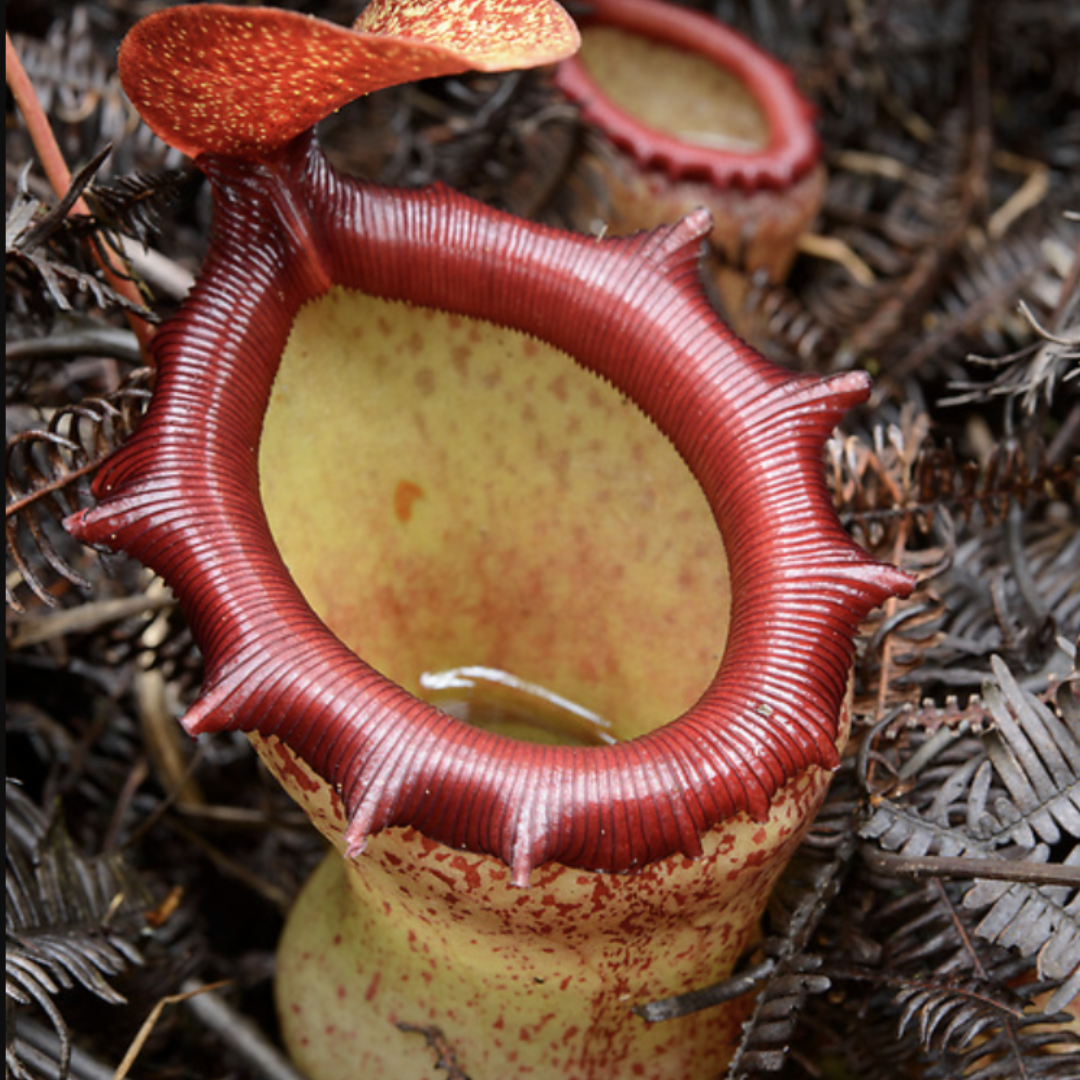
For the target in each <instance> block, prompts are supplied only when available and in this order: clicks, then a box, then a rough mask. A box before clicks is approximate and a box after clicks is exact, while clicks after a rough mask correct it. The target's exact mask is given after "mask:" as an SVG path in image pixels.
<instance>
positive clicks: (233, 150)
mask: <svg viewBox="0 0 1080 1080" xmlns="http://www.w3.org/2000/svg"><path fill="white" fill-rule="evenodd" d="M462 6H463V5H462V4H461V3H460V2H458V0H455V2H453V3H434V2H431V3H415V2H414V3H409V4H393V5H389V4H387V3H378V4H373V5H371V10H370V11H365V13H364V14H363V15H362V16H361V17H360V18H359V19H358V20H357V23H356V26H355V27H354V28H353V29H348V28H347V27H343V26H337V25H335V24H334V23H330V22H326V21H324V20H322V19H315V18H312V17H310V16H307V15H300V14H297V13H296V12H292V11H282V10H279V9H277V8H261V7H255V8H242V7H230V6H228V5H224V4H198V5H190V6H183V7H174V8H166V9H165V10H163V11H158V12H155V13H154V14H153V15H150V16H148V17H147V18H145V19H143V20H142V21H141V22H139V23H137V24H136V25H135V27H134V28H133V29H132V30H131V32H130V33H129V34H128V35H127V37H125V38H124V41H123V43H122V44H121V46H120V56H119V68H120V81H121V83H122V84H123V87H124V90H125V92H126V93H127V95H128V97H129V98H131V101H132V103H133V104H134V106H135V108H136V109H137V110H138V112H139V114H140V115H141V116H142V118H143V119H144V120H145V121H146V123H147V124H148V125H149V126H150V128H151V129H152V130H153V131H154V132H155V133H156V134H157V135H159V136H160V137H161V138H162V139H164V140H165V142H167V143H168V144H169V145H170V146H174V147H176V148H177V149H178V150H181V151H183V152H184V153H185V154H188V155H189V156H191V157H197V156H198V155H199V154H202V153H214V154H221V155H225V156H228V157H239V158H248V159H252V160H256V159H261V158H265V157H267V156H269V155H271V154H273V153H275V152H276V151H278V150H280V149H281V148H282V147H284V146H285V145H287V144H288V143H289V142H291V141H292V140H293V139H294V138H296V137H297V136H298V135H299V134H300V133H301V132H303V131H306V130H307V129H308V128H310V127H312V126H313V125H314V124H316V123H318V121H320V120H322V119H323V118H324V117H326V116H328V115H329V114H330V113H332V112H334V110H335V109H338V108H340V107H341V106H342V105H345V104H347V103H348V102H350V101H352V100H354V99H355V98H358V97H360V96H361V95H363V94H367V93H370V92H371V91H372V90H378V89H381V88H382V87H386V86H396V85H398V84H399V83H404V82H413V81H416V80H419V79H427V78H432V77H434V76H437V75H448V74H452V73H455V72H460V71H465V70H468V69H469V68H478V69H480V70H491V71H499V70H504V69H506V68H512V67H530V66H533V65H536V64H544V63H549V62H552V61H554V60H557V59H560V58H561V57H563V56H566V55H568V54H570V53H571V52H573V51H574V49H576V48H577V44H578V39H577V31H576V29H575V28H574V26H573V24H572V23H571V22H570V19H569V17H568V16H567V15H566V13H565V12H564V11H563V10H562V9H561V8H560V7H559V6H558V5H557V4H555V3H552V2H550V0H503V2H501V3H500V4H498V5H495V6H494V7H492V6H491V5H488V6H489V8H491V10H490V11H489V12H487V14H490V16H491V17H492V18H493V19H495V20H496V23H495V24H494V25H492V24H489V22H488V21H487V19H486V18H485V17H483V16H484V14H485V12H477V10H476V5H475V3H473V4H469V5H465V6H467V7H468V8H469V9H470V10H471V11H472V17H471V18H469V19H463V16H462V15H461V14H460V12H459V11H458V9H459V8H460V7H462ZM504 15H505V16H506V17H508V18H510V19H512V20H513V21H512V22H509V23H502V22H500V21H498V20H500V19H501V18H502V17H503V16H504ZM515 15H516V18H515ZM463 22H464V23H465V24H466V25H462V23H463Z"/></svg>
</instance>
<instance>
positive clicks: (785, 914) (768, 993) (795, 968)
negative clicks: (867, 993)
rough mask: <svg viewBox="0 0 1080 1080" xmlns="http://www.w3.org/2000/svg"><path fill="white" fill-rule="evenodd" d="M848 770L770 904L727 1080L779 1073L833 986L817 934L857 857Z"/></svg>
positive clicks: (855, 807) (850, 772) (854, 803)
mask: <svg viewBox="0 0 1080 1080" xmlns="http://www.w3.org/2000/svg"><path fill="white" fill-rule="evenodd" d="M851 765H852V762H851V761H850V760H849V761H848V762H847V764H846V765H845V766H844V767H843V769H842V772H841V775H839V776H838V777H837V778H836V780H835V781H834V783H833V786H832V787H831V788H830V791H829V795H828V797H827V799H826V802H825V804H824V806H823V807H822V809H821V811H820V813H819V814H818V817H817V819H816V820H815V822H814V824H813V825H812V826H811V828H810V831H809V833H808V835H807V838H806V840H805V841H804V842H803V845H802V847H801V848H800V849H799V851H798V852H797V853H796V855H795V857H794V858H793V859H792V861H791V863H789V864H788V866H787V867H786V868H785V870H784V873H783V875H782V877H781V879H780V882H779V883H778V885H777V887H776V889H775V890H774V892H773V895H772V897H771V898H770V901H769V913H768V920H767V925H768V933H767V935H766V937H765V939H764V941H763V942H762V945H761V951H762V952H763V953H764V955H765V956H766V958H767V960H766V962H767V964H768V970H767V974H766V975H765V977H764V978H763V979H762V980H761V985H760V988H759V990H758V995H757V999H756V1001H755V1003H754V1008H753V1011H752V1012H751V1013H750V1016H749V1017H748V1018H747V1020H746V1021H745V1022H744V1024H743V1037H742V1039H741V1041H740V1043H739V1047H738V1049H737V1050H736V1052H735V1056H734V1057H733V1058H732V1060H731V1064H730V1065H729V1066H728V1072H727V1080H749V1078H751V1077H754V1076H760V1075H765V1074H769V1073H775V1072H778V1071H779V1070H780V1069H781V1068H782V1067H783V1066H784V1064H785V1062H786V1061H787V1059H788V1056H789V1053H790V1050H791V1047H792V1046H793V1045H795V1044H796V1043H797V1038H796V1029H797V1028H798V1025H799V1023H800V1021H801V1020H802V1011H803V1009H804V1007H805V1006H806V1003H807V1000H808V999H809V998H811V997H813V996H817V995H821V994H824V993H825V992H826V991H828V990H829V989H830V988H831V986H832V980H831V979H830V978H829V976H828V974H826V973H825V972H824V971H823V967H824V965H825V964H826V957H825V950H823V949H822V947H821V943H820V942H819V941H817V933H818V929H819V927H820V925H821V922H822V919H823V918H824V916H825V914H826V912H827V911H828V910H829V908H830V907H831V905H832V904H833V903H834V901H835V900H836V898H837V895H838V894H839V892H840V889H841V887H842V885H843V883H844V880H845V878H846V877H847V873H848V869H849V867H850V864H851V860H852V857H853V855H854V853H855V850H856V834H855V827H854V826H855V819H856V815H857V813H858V802H857V798H856V795H855V793H854V791H853V783H852V776H853V769H852V767H851Z"/></svg>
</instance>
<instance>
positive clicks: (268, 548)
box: [70, 136, 910, 884]
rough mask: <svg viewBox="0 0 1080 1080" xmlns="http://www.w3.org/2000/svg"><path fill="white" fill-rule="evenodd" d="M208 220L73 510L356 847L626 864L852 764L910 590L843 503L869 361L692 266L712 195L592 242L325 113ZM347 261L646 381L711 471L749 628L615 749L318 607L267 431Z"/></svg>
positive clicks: (201, 714)
mask: <svg viewBox="0 0 1080 1080" xmlns="http://www.w3.org/2000/svg"><path fill="white" fill-rule="evenodd" d="M199 164H200V166H201V167H202V168H203V169H204V171H206V172H207V174H208V175H209V177H210V179H211V181H212V183H213V185H214V192H215V203H216V219H215V229H214V238H213V243H212V246H211V250H210V253H209V256H208V258H207V261H206V264H205V267H204V270H203V272H202V274H201V276H200V279H199V282H198V284H197V286H196V288H195V290H194V291H193V293H192V295H191V297H190V298H189V299H188V301H187V302H186V303H185V304H184V306H183V308H182V309H181V311H180V312H179V313H178V315H177V316H176V317H174V318H173V319H171V320H170V321H169V322H168V323H166V324H165V325H164V326H163V327H162V328H161V329H160V330H159V332H158V334H157V336H156V338H155V351H156V354H157V362H158V376H157V385H156V390H155V395H154V399H153V402H152V404H151V407H150V411H149V414H148V416H147V418H146V420H145V421H144V423H143V425H142V426H141V427H140V429H139V431H138V432H137V433H136V435H135V436H134V437H133V438H132V440H131V441H130V442H129V443H128V444H127V445H125V446H124V447H123V448H122V449H121V451H120V452H119V453H118V454H117V455H116V456H115V457H114V458H113V459H112V460H111V461H110V462H109V463H108V464H107V466H106V467H105V468H104V469H103V470H102V471H101V472H100V474H99V475H98V477H97V480H96V482H95V487H94V490H95V494H96V496H97V498H98V500H99V505H98V506H97V507H96V508H94V509H92V510H90V511H88V512H84V513H82V514H79V515H76V516H75V518H73V519H71V521H70V527H71V529H72V531H73V532H74V533H75V534H76V535H77V536H79V537H81V538H82V539H84V540H86V541H91V542H95V543H99V544H104V545H107V546H109V547H111V548H115V549H121V550H123V551H126V552H128V553H129V554H131V555H133V556H134V557H135V558H137V559H139V560H140V561H141V562H143V563H144V564H145V565H147V566H149V567H151V568H152V569H153V570H154V571H156V572H157V573H159V574H160V575H161V576H162V577H163V578H164V579H165V581H166V582H168V584H169V585H170V586H171V587H172V589H173V590H174V591H175V592H176V594H177V596H178V597H179V600H180V603H181V605H182V607H183V609H184V612H185V614H186V616H187V618H188V619H189V621H190V624H191V627H192V630H193V632H194V634H195V637H196V640H197V641H198V643H199V645H200V647H201V649H202V650H203V653H204V655H205V658H206V680H205V685H204V687H203V690H202V693H201V696H200V697H199V700H198V701H197V702H196V704H195V705H194V707H193V708H192V709H191V710H190V711H189V713H188V715H187V716H186V717H185V719H184V725H185V727H186V728H187V729H188V731H190V732H192V733H197V732H205V731H217V730H223V729H240V730H245V731H256V730H257V731H259V732H260V733H262V734H263V735H272V736H275V737H277V738H278V739H280V740H282V741H283V742H285V743H286V744H287V745H288V746H289V747H290V748H291V749H292V750H293V751H294V752H296V753H297V754H298V755H299V756H300V757H301V758H303V759H304V760H305V761H307V762H308V763H309V764H310V765H311V766H312V768H314V769H315V771H316V772H318V773H319V774H320V775H321V776H323V777H324V778H325V779H326V780H327V781H328V782H329V783H330V784H332V785H333V786H334V788H335V789H336V790H338V791H339V793H340V795H341V797H342V799H343V802H344V805H345V807H346V810H347V813H348V815H349V818H350V825H349V831H348V836H349V840H350V843H351V845H352V847H353V849H354V850H359V849H361V848H362V847H363V844H364V842H365V839H366V837H367V836H368V835H369V834H370V833H371V832H373V831H376V830H381V829H384V828H387V827H389V826H395V825H411V826H414V827H415V828H417V829H418V830H420V831H421V832H422V833H424V834H426V835H427V836H429V837H431V838H433V839H436V840H439V841H441V842H443V843H446V844H448V845H451V846H454V847H463V848H468V849H470V850H472V851H475V852H478V853H488V854H492V855H495V856H497V857H499V858H500V859H502V860H504V861H505V862H506V863H508V864H509V865H510V866H511V867H512V868H513V876H514V880H515V882H516V883H518V884H527V883H528V879H529V874H530V871H531V869H532V868H533V867H536V866H538V865H540V864H542V863H544V862H547V861H552V860H554V861H558V862H561V863H564V864H567V865H570V866H575V867H581V868H587V869H594V870H606V871H616V870H627V869H630V868H632V867H635V866H639V865H642V864H644V863H648V862H651V861H654V860H656V859H659V858H661V857H664V856H667V855H670V854H673V853H676V852H682V853H685V854H687V855H691V856H693V855H696V854H698V853H699V852H700V849H701V847H700V836H701V834H702V833H703V832H704V831H705V830H707V829H709V828H710V827H711V826H713V825H714V824H716V823H717V822H719V821H721V820H724V819H726V818H728V817H730V816H732V815H734V814H736V813H738V812H739V811H743V810H745V811H749V812H750V813H751V814H752V815H753V816H754V817H756V818H759V819H760V818H762V817H764V815H765V814H766V812H767V810H768V806H769V800H770V798H771V797H772V795H773V794H774V793H775V792H776V791H777V790H778V789H779V788H780V787H781V786H782V785H783V784H784V783H785V781H786V780H787V779H788V778H789V777H791V776H792V775H793V774H795V773H797V772H799V771H801V770H803V769H805V768H807V767H808V766H810V765H821V766H824V767H826V768H831V767H834V766H835V765H836V763H837V751H836V746H835V740H836V736H837V723H838V716H839V713H840V708H841V703H842V701H843V698H844V695H845V690H846V685H847V681H848V676H849V671H850V667H851V662H852V656H853V639H854V636H855V632H856V629H857V627H858V624H859V622H860V620H861V619H862V618H863V617H864V616H865V614H866V613H867V612H868V611H869V610H870V609H871V608H872V607H874V606H876V605H878V604H880V603H881V602H882V601H883V600H884V599H885V598H886V597H888V596H889V595H892V594H895V593H903V592H906V591H907V590H908V589H909V588H910V582H909V581H908V579H907V577H906V576H905V575H903V574H900V573H899V572H898V571H896V570H894V569H893V568H891V567H888V566H884V565H882V564H880V563H878V562H876V561H875V560H873V559H871V558H870V557H869V556H868V555H866V554H865V553H864V552H863V551H862V550H861V549H860V548H858V547H857V546H856V545H855V544H854V543H853V542H852V540H851V539H850V538H849V537H848V536H847V535H846V534H845V533H844V531H843V529H842V528H841V526H840V523H839V521H838V519H837V517H836V515H835V513H834V511H833V509H832V506H831V502H830V499H829V494H828V490H827V488H826V484H825V481H824V478H823V474H822V469H821V464H820V455H821V449H822V446H823V444H824V441H825V439H826V438H827V437H828V435H829V433H830V432H831V430H832V428H833V427H834V425H835V424H836V422H837V420H838V418H839V417H840V415H841V414H842V413H843V412H844V411H845V410H846V409H848V408H849V407H850V406H852V405H854V404H856V403H858V402H860V401H862V400H864V399H865V398H866V396H867V394H868V391H869V381H868V379H867V377H866V376H865V375H863V374H862V373H858V372H851V373H847V374H843V375H839V376H835V377H832V378H828V379H821V378H816V377H810V376H805V375H795V374H791V373H789V372H786V371H784V370H782V369H781V368H779V367H777V366H776V365H774V364H772V363H771V362H769V361H767V360H766V359H765V358H763V357H762V356H761V355H759V354H758V353H757V352H755V351H754V350H753V349H751V348H750V347H748V346H747V345H746V344H744V343H742V342H741V341H739V340H738V339H737V338H735V337H734V335H732V334H731V332H730V331H728V330H727V329H726V327H725V326H724V325H723V324H722V323H721V322H720V321H719V320H718V318H717V317H716V315H715V314H714V312H713V311H712V309H711V308H710V307H709V305H708V303H707V301H706V300H705V298H704V295H703V293H702V291H701V289H700V286H699V284H698V278H697V256H698V250H699V244H700V240H701V237H702V236H703V235H704V234H706V233H707V231H708V229H709V220H708V215H707V214H705V213H704V212H701V213H697V214H692V215H690V216H689V217H687V218H686V219H684V220H683V221H681V222H679V223H678V224H675V225H672V226H670V227H667V228H662V229H658V230H655V231H653V232H650V233H644V234H640V235H638V236H634V237H630V238H625V239H616V240H596V239H593V238H590V237H585V236H577V235H571V234H568V233H562V232H559V231H555V230H551V229H548V228H544V227H541V226H537V225H532V224H528V223H525V222H522V221H520V220H518V219H515V218H512V217H510V216H508V215H505V214H500V213H497V212H495V211H492V210H490V209H487V208H484V207H482V206H480V205H478V204H476V203H474V202H472V201H470V200H468V199H466V198H465V197H463V196H460V195H458V194H456V193H454V192H452V191H450V190H448V189H445V188H441V187H436V188H431V189H425V190H422V191H400V190H390V189H386V188H382V187H378V186H375V185H371V184H366V183H361V182H357V181H354V180H350V179H346V178H343V177H341V176H339V175H337V174H335V173H334V172H333V171H332V170H331V169H330V168H329V166H328V165H327V164H326V162H325V160H324V158H323V157H322V155H321V153H320V152H319V150H318V148H317V147H316V145H315V144H314V141H313V139H312V138H310V137H308V136H305V137H303V138H301V139H300V140H299V141H298V142H296V143H295V144H293V145H292V146H291V147H290V148H289V149H288V150H287V151H286V152H285V153H284V154H283V155H281V156H280V157H279V158H278V159H277V160H275V161H274V162H271V163H264V164H239V163H236V162H230V161H227V160H225V159H215V158H209V157H204V158H202V159H200V161H199ZM333 285H341V286H345V287H348V288H353V289H359V290H362V291H364V292H366V293H369V294H372V295H374V296H378V297H382V298H386V299H391V300H408V301H410V302H412V303H415V304H418V305H424V306H428V307H431V308H437V309H442V310H446V311H450V312H454V313H458V314H462V315H468V316H473V317H477V318H482V319H485V320H488V321H491V322H494V323H497V324H500V325H505V326H508V327H513V328H516V329H519V330H523V331H525V332H528V333H530V334H533V335H535V336H536V337H538V338H541V339H543V340H545V341H547V342H549V343H551V344H552V345H554V346H556V347H558V348H560V349H562V350H564V351H565V352H567V353H569V354H570V355H571V356H573V357H574V358H575V359H576V360H577V361H578V362H579V363H581V364H582V365H583V366H585V367H586V368H588V369H590V370H592V371H594V372H596V373H597V374H599V375H601V376H602V377H603V378H605V379H607V380H608V381H609V382H611V383H612V384H613V385H614V386H615V387H616V388H618V389H619V390H621V391H622V392H624V393H625V394H626V395H628V396H629V397H630V398H631V399H632V400H633V401H635V402H636V403H637V404H638V405H639V406H640V407H641V409H642V410H643V411H644V412H645V413H646V414H647V415H648V416H649V417H650V418H651V419H652V420H653V421H654V422H655V424H656V425H657V426H658V428H659V429H660V430H661V431H662V432H663V433H664V434H665V435H666V436H667V437H668V438H669V439H670V440H671V441H672V443H673V444H674V446H675V447H676V448H677V450H678V451H679V452H680V453H681V455H682V456H683V458H684V459H685V461H686V463H687V465H688V466H689V468H690V470H691V471H692V472H693V474H694V475H695V476H696V477H697V479H698V481H699V482H700V484H701V486H702V488H703V490H704V492H705V494H706V497H707V499H708V501H709V504H710V506H711V507H712V509H713V512H714V514H715V516H716V521H717V524H718V527H719V529H720V532H721V535H722V537H723V541H724V546H725V549H726V551H727V556H728V560H729V570H730V574H731V587H732V611H731V625H730V629H729V632H728V639H727V645H726V649H725V652H724V656H723V660H722V662H721V665H720V667H719V670H718V671H717V673H716V676H715V678H714V679H713V681H712V683H711V685H710V686H709V688H708V689H707V691H706V692H705V693H704V695H703V696H702V697H701V699H700V700H699V701H698V703H697V704H696V705H695V706H694V707H693V708H692V709H690V710H689V711H688V712H687V713H686V714H685V715H683V716H682V717H679V718H677V719H675V720H673V721H672V722H671V723H669V724H667V725H666V726H663V727H661V728H658V729H657V730H655V731H652V732H650V733H648V734H646V735H643V736H640V737H638V738H635V739H632V740H630V741H628V742H625V743H621V744H618V745H615V746H607V747H569V746H550V745H540V744H531V743H522V742H516V741H512V740H509V739H507V738H505V737H503V736H499V735H496V734H493V733H491V732H487V731H484V730H481V729H478V728H475V727H471V726H469V725H467V724H465V723H463V722H461V721H459V720H456V719H453V718H451V717H449V716H447V715H445V714H443V713H442V712H440V711H438V710H437V709H435V708H434V707H432V706H430V705H428V704H426V703H425V702H422V701H420V700H419V699H417V698H415V697H413V696H412V695H411V694H409V693H407V692H406V691H405V690H403V689H401V688H400V687H398V686H396V685H395V684H393V683H391V682H389V681H388V680H387V679H385V678H384V677H383V676H382V675H380V674H378V673H377V672H376V671H375V670H373V669H372V668H371V667H370V666H368V665H367V664H366V663H365V662H364V660H363V659H362V658H360V657H358V656H356V655H355V654H354V653H352V652H351V651H349V650H348V649H347V648H346V647H345V646H344V645H343V644H341V643H340V642H339V641H338V639H337V638H336V637H334V635H333V634H332V633H331V632H330V631H329V630H328V629H327V627H326V626H325V625H324V624H323V623H322V622H321V621H320V619H319V618H318V617H317V616H316V615H315V614H314V612H313V611H312V610H311V608H310V607H309V605H308V604H307V602H306V601H305V599H304V597H303V596H302V595H301V593H300V591H299V590H298V589H297V587H296V585H295V583H294V582H293V580H292V579H291V578H290V576H289V574H288V572H287V570H286V569H285V566H284V564H283V562H282V560H281V557H280V555H279V553H278V551H277V549H276V547H275V544H274V540H273V537H272V535H271V532H270V529H269V527H268V525H267V521H266V516H265V514H264V512H263V508H262V505H261V502H260V496H259V478H258V447H259V438H260V432H261V426H262V421H263V417H264V414H265V412H266V409H267V406H268V401H269V396H270V391H271V387H272V385H273V382H274V377H275V373H276V371H277V367H278V363H279V360H280V357H281V354H282V350H283V348H284V345H285V342H286V340H287V338H288V335H289V332H290V328H291V325H292V323H293V320H294V318H295V316H296V313H297V312H298V310H299V308H300V307H301V305H303V304H304V303H305V302H307V301H309V300H311V299H312V298H313V297H317V296H319V295H322V294H323V293H325V292H326V291H327V290H329V289H330V288H331V286H333Z"/></svg>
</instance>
